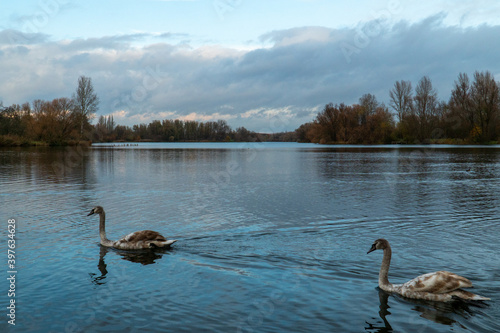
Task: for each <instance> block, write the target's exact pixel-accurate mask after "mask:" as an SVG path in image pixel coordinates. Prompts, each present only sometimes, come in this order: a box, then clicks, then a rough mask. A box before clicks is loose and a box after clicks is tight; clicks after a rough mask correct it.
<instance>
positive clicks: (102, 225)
mask: <svg viewBox="0 0 500 333" xmlns="http://www.w3.org/2000/svg"><path fill="white" fill-rule="evenodd" d="M99 236H101V244H102V245H104V246H112V245H113V242H112V241H110V240H109V239H108V238H107V237H106V214H105V213H104V212H102V213H101V214H99Z"/></svg>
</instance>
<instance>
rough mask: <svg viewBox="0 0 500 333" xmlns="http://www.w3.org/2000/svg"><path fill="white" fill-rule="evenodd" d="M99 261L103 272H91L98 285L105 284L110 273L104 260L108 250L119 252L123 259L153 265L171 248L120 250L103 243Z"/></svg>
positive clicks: (98, 265) (100, 269)
mask: <svg viewBox="0 0 500 333" xmlns="http://www.w3.org/2000/svg"><path fill="white" fill-rule="evenodd" d="M99 247H100V249H99V262H98V263H97V268H98V269H99V272H100V273H101V274H100V275H99V274H96V273H89V275H90V276H91V278H92V283H94V284H96V285H101V284H105V283H106V281H105V279H106V275H107V274H108V269H107V266H108V265H107V264H106V262H105V260H104V257H105V256H106V254H107V253H108V252H113V253H117V254H118V255H119V256H120V257H121V259H123V260H127V261H130V262H134V263H140V264H142V265H151V264H154V263H155V262H156V261H157V260H159V259H161V258H162V257H163V255H164V254H167V253H168V252H170V250H169V249H155V250H154V251H153V250H139V251H137V250H135V251H126V250H118V249H113V248H109V247H106V246H103V245H100V246H99Z"/></svg>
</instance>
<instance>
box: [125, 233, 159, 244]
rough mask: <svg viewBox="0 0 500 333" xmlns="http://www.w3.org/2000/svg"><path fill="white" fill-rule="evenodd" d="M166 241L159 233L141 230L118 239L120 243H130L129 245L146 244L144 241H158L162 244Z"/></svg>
mask: <svg viewBox="0 0 500 333" xmlns="http://www.w3.org/2000/svg"><path fill="white" fill-rule="evenodd" d="M166 240H167V239H166V238H165V237H163V236H162V235H161V234H160V233H159V232H156V231H151V230H142V231H136V232H133V233H131V234H128V235H127V236H125V237H123V238H122V239H120V240H119V241H120V242H130V243H137V242H141V241H142V242H146V241H158V242H164V241H166Z"/></svg>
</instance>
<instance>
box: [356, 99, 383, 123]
mask: <svg viewBox="0 0 500 333" xmlns="http://www.w3.org/2000/svg"><path fill="white" fill-rule="evenodd" d="M359 105H360V106H361V114H360V119H359V122H360V124H361V125H365V124H366V119H367V118H368V117H369V116H370V115H372V114H374V113H375V110H376V109H377V108H378V107H379V103H378V101H377V98H376V97H375V96H374V95H372V94H364V95H363V96H361V98H360V99H359Z"/></svg>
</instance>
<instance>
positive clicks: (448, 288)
mask: <svg viewBox="0 0 500 333" xmlns="http://www.w3.org/2000/svg"><path fill="white" fill-rule="evenodd" d="M375 250H384V258H383V259H382V266H381V267H380V272H379V276H378V286H379V287H380V289H382V290H385V291H387V292H395V293H398V294H400V295H402V296H404V297H407V298H415V299H424V300H428V301H438V302H449V301H452V300H455V299H462V300H473V301H488V300H490V299H489V298H486V297H483V296H479V295H476V294H473V293H471V292H468V291H465V290H462V289H460V288H470V287H472V283H471V282H470V281H469V280H468V279H466V278H464V277H462V276H459V275H456V274H454V273H450V272H447V271H439V272H434V273H427V274H424V275H420V276H418V277H416V278H414V279H413V280H410V281H408V282H406V283H404V284H392V283H390V282H389V280H388V278H387V275H388V274H389V266H390V264H391V255H392V251H391V246H390V245H389V242H388V241H387V240H385V239H383V238H380V239H377V240H376V241H375V242H374V243H373V245H372V247H371V248H370V250H369V251H368V252H367V254H368V253H370V252H372V251H375Z"/></svg>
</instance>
